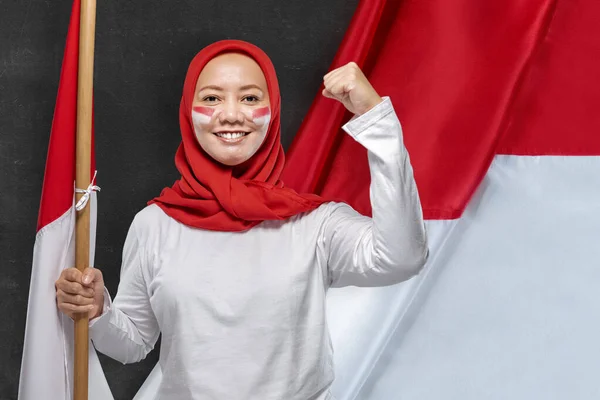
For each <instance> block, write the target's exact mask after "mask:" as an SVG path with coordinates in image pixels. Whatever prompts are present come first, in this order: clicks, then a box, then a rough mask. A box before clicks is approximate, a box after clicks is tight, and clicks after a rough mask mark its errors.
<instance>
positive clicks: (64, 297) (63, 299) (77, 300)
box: [56, 290, 94, 306]
mask: <svg viewBox="0 0 600 400" xmlns="http://www.w3.org/2000/svg"><path fill="white" fill-rule="evenodd" d="M56 298H57V299H58V303H59V304H60V303H69V304H75V305H78V306H87V305H90V304H94V298H93V297H85V296H82V295H80V294H75V295H73V294H68V293H65V292H63V291H62V290H61V291H59V292H58V293H57V294H56Z"/></svg>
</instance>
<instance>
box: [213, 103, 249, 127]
mask: <svg viewBox="0 0 600 400" xmlns="http://www.w3.org/2000/svg"><path fill="white" fill-rule="evenodd" d="M219 122H220V123H222V124H224V123H229V124H235V123H242V122H244V114H243V113H242V112H241V110H240V105H239V104H238V102H237V101H235V100H234V101H231V100H229V101H227V102H225V104H223V109H222V110H221V113H220V115H219Z"/></svg>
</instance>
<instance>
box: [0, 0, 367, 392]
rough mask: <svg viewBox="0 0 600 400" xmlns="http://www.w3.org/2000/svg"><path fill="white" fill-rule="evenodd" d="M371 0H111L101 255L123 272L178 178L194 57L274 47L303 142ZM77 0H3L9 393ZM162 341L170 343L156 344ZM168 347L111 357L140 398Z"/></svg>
mask: <svg viewBox="0 0 600 400" xmlns="http://www.w3.org/2000/svg"><path fill="white" fill-rule="evenodd" d="M357 3H358V0H328V1H322V0H302V1H297V0H295V1H279V0H262V1H260V2H255V1H240V0H231V1H224V2H216V1H190V0H185V1H183V0H171V1H155V0H150V1H131V0H126V1H102V0H100V1H99V2H98V8H97V34H96V53H95V54H96V62H95V80H94V85H95V104H96V108H95V121H96V125H95V128H96V158H97V167H98V171H99V182H100V183H101V186H102V192H101V194H100V196H99V211H98V218H99V221H100V222H99V226H98V231H97V247H96V266H98V267H99V268H102V269H103V271H104V275H105V280H106V285H107V288H108V290H109V291H110V292H111V293H112V294H113V295H114V293H116V289H117V285H118V276H119V268H120V264H119V263H120V258H121V249H122V245H123V241H124V238H125V234H126V232H127V229H128V226H129V223H130V222H131V220H132V218H133V216H134V215H135V213H136V212H137V211H139V210H140V209H141V208H143V207H144V205H145V203H146V201H147V200H148V199H150V198H152V197H154V196H155V195H157V194H158V193H159V192H160V190H161V189H162V188H163V187H164V186H166V185H170V184H172V182H173V181H174V180H175V179H176V178H177V177H178V176H177V171H176V170H175V167H174V164H173V156H174V153H175V149H176V147H177V145H178V143H179V130H178V119H177V110H178V106H179V99H180V96H181V88H182V84H183V78H184V75H185V72H186V69H187V65H188V63H189V61H190V60H191V59H192V57H193V56H194V55H195V54H196V52H197V51H198V50H200V49H201V48H202V47H204V46H206V45H208V44H210V43H211V42H213V41H216V40H220V39H226V38H235V39H242V40H247V41H250V42H252V43H255V44H257V45H258V46H260V47H261V48H263V49H264V50H265V51H266V52H267V53H268V54H269V55H270V56H271V58H272V60H273V62H274V64H275V67H276V69H277V72H278V76H279V80H280V84H281V93H282V105H283V106H282V133H283V135H282V137H283V139H282V140H283V144H284V147H286V148H287V147H288V146H289V144H290V143H291V141H292V139H293V137H294V133H295V132H296V131H297V129H298V128H299V126H300V123H301V121H302V118H303V117H304V115H305V114H306V112H307V110H308V108H309V106H310V103H311V101H312V99H313V98H314V96H315V95H316V94H317V91H318V87H319V85H320V83H321V78H322V76H323V75H324V74H325V73H326V72H327V70H328V67H329V65H330V63H331V61H332V60H333V57H334V55H335V52H336V50H337V48H338V46H339V44H340V42H341V40H342V38H343V35H344V33H345V31H346V28H347V26H348V24H349V22H350V19H351V18H352V15H353V13H354V10H355V8H356V5H357ZM71 6H72V3H71V2H70V1H50V0H1V1H0V20H1V23H0V38H1V40H0V268H1V270H0V319H1V320H2V324H0V399H1V400H4V399H16V398H17V388H18V380H19V371H20V364H21V352H22V346H23V334H24V329H25V315H26V309H27V297H28V293H29V280H30V268H31V258H32V251H33V243H34V237H35V227H36V220H37V211H38V207H39V198H40V193H41V186H42V179H43V173H44V163H45V158H46V151H47V145H48V137H49V133H50V125H51V122H52V114H53V111H54V102H55V98H56V91H57V85H58V78H59V73H60V66H61V61H62V56H63V50H64V44H65V36H66V32H67V26H68V22H69V17H70V11H71ZM157 347H158V345H157ZM157 359H158V354H157V351H154V352H153V353H152V354H150V355H149V356H148V358H147V359H146V360H144V361H143V362H141V363H138V364H133V365H126V366H123V365H121V364H120V363H118V362H116V361H113V360H110V359H108V358H106V357H102V363H103V366H104V368H105V371H106V375H107V378H108V380H109V383H110V385H111V388H112V390H113V393H114V396H115V399H131V398H132V397H133V396H134V394H135V392H136V391H137V389H138V388H139V386H140V385H141V384H142V382H143V381H144V379H145V377H146V376H147V374H148V373H149V371H150V369H151V368H152V367H153V366H154V364H155V363H156V361H157Z"/></svg>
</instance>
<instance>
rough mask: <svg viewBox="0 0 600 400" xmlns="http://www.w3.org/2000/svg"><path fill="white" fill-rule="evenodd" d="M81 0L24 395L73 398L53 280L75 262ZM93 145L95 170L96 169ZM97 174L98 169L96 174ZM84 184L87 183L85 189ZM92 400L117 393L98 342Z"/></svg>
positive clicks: (69, 333) (70, 43) (60, 98)
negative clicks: (102, 361)
mask: <svg viewBox="0 0 600 400" xmlns="http://www.w3.org/2000/svg"><path fill="white" fill-rule="evenodd" d="M79 18H80V1H79V0H75V1H74V2H73V9H72V13H71V21H70V23H69V30H68V33H67V43H66V47H65V54H64V58H63V64H62V69H61V74H60V82H59V87H58V95H57V99H56V106H55V110H54V118H53V121H52V130H51V134H50V142H49V145H48V157H47V160H46V170H45V174H44V185H43V188H42V198H41V202H40V210H39V215H38V226H37V234H36V238H35V244H34V248H33V265H32V268H31V284H30V288H29V303H28V307H27V325H26V328H25V342H24V346H23V360H22V363H21V377H20V382H19V399H20V400H38V399H51V400H70V399H72V397H73V352H74V334H73V325H74V324H73V321H72V320H71V319H70V318H69V317H66V316H65V315H63V314H62V313H60V312H59V310H58V308H57V306H56V293H55V288H54V282H55V281H56V280H57V279H58V277H59V276H60V273H61V271H62V270H63V268H67V267H73V266H75V213H76V210H75V203H74V198H75V196H74V194H75V193H74V182H75V138H76V121H77V75H78V73H77V71H78V58H79V25H80V23H79ZM94 164H95V162H94V153H93V145H92V170H94ZM92 176H93V174H92ZM84 189H85V188H84ZM95 197H96V196H95V193H91V199H90V205H88V206H90V207H91V210H90V213H91V218H90V220H91V221H90V225H91V232H90V265H93V263H92V260H93V257H94V243H95V231H96V229H95V228H96V205H95ZM89 349H90V350H89V385H88V391H89V397H88V398H89V399H90V400H111V399H112V398H113V397H112V394H111V392H110V389H109V387H108V384H107V382H106V378H105V376H104V372H103V371H102V367H101V365H100V362H99V360H98V357H97V355H96V352H95V350H94V348H93V346H92V345H91V343H90V346H89Z"/></svg>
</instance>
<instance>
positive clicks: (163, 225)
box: [131, 204, 174, 238]
mask: <svg viewBox="0 0 600 400" xmlns="http://www.w3.org/2000/svg"><path fill="white" fill-rule="evenodd" d="M173 221H174V220H172V218H171V217H169V216H168V215H167V214H165V212H164V211H163V210H162V209H161V208H160V207H159V206H157V205H156V204H151V205H149V206H146V207H144V208H143V209H141V210H140V211H139V212H138V213H137V214H136V215H135V217H133V222H132V223H131V229H132V230H133V231H134V232H135V233H136V235H137V236H138V237H140V238H142V237H148V236H149V235H150V234H151V233H158V232H161V231H164V230H167V229H168V227H169V225H170V224H172V222H173Z"/></svg>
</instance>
